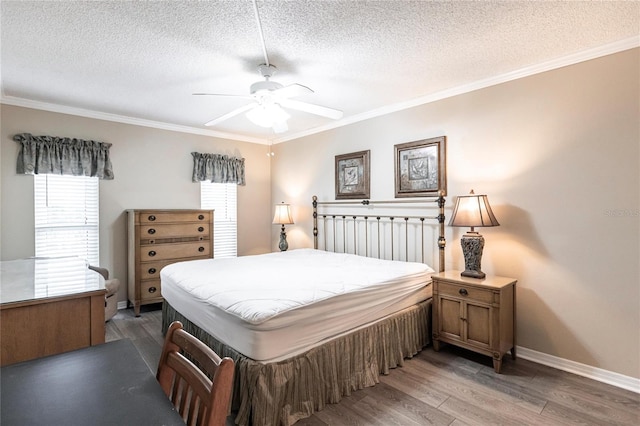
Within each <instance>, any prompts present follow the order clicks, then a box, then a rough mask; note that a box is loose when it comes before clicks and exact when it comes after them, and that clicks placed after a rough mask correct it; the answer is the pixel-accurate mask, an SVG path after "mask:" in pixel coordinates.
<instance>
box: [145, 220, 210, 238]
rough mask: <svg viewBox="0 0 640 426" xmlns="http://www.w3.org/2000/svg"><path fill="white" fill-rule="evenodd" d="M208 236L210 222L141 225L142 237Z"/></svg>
mask: <svg viewBox="0 0 640 426" xmlns="http://www.w3.org/2000/svg"><path fill="white" fill-rule="evenodd" d="M198 236H201V237H203V238H204V237H208V236H209V223H178V224H154V225H141V226H140V239H148V238H149V239H153V238H156V239H160V238H186V237H198Z"/></svg>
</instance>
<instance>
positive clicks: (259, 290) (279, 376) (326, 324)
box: [161, 196, 444, 425]
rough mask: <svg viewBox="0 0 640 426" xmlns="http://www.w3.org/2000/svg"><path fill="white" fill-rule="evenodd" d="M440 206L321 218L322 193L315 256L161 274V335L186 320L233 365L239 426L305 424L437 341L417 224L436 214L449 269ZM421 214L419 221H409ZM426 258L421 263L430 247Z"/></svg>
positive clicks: (213, 264)
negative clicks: (428, 209)
mask: <svg viewBox="0 0 640 426" xmlns="http://www.w3.org/2000/svg"><path fill="white" fill-rule="evenodd" d="M434 201H435V202H436V203H437V205H438V209H439V210H438V211H439V214H438V215H436V216H431V217H429V216H422V215H420V216H413V215H407V214H404V215H402V216H382V215H380V214H377V213H376V214H375V215H374V216H371V215H370V214H371V209H372V208H373V207H372V206H371V203H372V202H371V201H365V202H364V203H365V204H361V206H362V207H361V210H362V209H365V210H364V212H362V211H361V212H359V213H349V214H348V215H346V214H340V213H336V212H335V210H334V211H333V212H329V213H322V212H320V211H319V208H321V206H322V203H320V202H318V201H317V198H315V197H314V199H313V225H314V229H313V235H314V248H313V249H311V248H304V249H295V250H290V251H286V252H278V253H268V254H263V255H255V256H242V257H238V258H233V259H203V260H196V261H189V262H180V263H176V264H173V265H169V266H167V267H165V268H163V269H162V271H161V279H162V286H161V287H162V296H163V297H164V299H165V303H164V304H163V328H164V329H166V328H167V327H168V325H169V324H170V323H171V322H172V321H174V320H179V321H181V322H182V323H183V324H184V326H185V329H186V330H187V331H188V332H190V333H192V334H194V335H195V336H196V337H198V338H199V339H200V340H202V341H204V342H205V343H207V344H208V345H209V346H211V347H212V348H213V349H214V350H215V351H216V352H217V353H218V354H220V355H221V356H229V357H231V358H233V359H234V361H235V362H236V375H235V385H234V397H233V404H232V408H233V410H234V412H237V415H236V418H235V421H236V423H237V424H240V425H248V424H253V425H290V424H293V423H295V422H296V421H298V420H299V419H302V418H305V417H308V416H310V415H312V414H313V413H314V412H316V411H319V410H321V409H322V408H323V407H324V406H325V405H326V404H328V403H336V402H338V401H339V400H340V399H341V398H342V397H344V396H347V395H350V394H351V392H353V391H355V390H358V389H362V388H365V387H368V386H373V385H375V384H376V383H378V381H379V379H378V377H379V375H380V374H387V373H388V371H389V369H390V368H394V367H397V366H401V365H403V362H404V359H405V358H408V357H412V356H413V355H415V354H416V353H417V352H419V351H420V350H421V349H422V348H423V347H425V346H426V345H427V344H429V343H430V332H429V327H430V312H431V278H430V275H431V274H432V273H433V272H434V269H433V268H432V267H430V266H429V265H428V264H427V263H429V262H424V261H414V260H409V253H410V252H415V251H416V250H413V249H414V248H415V246H416V244H417V243H416V241H418V240H419V241H424V232H422V236H421V237H420V238H417V239H416V238H412V236H414V235H416V229H417V228H422V229H423V228H424V226H425V225H424V221H425V220H427V219H435V220H436V221H437V225H436V226H435V227H436V229H437V230H438V233H437V238H436V240H435V247H437V248H436V250H435V252H436V253H438V261H437V263H438V269H440V270H441V269H442V266H443V262H444V258H443V250H444V236H443V235H442V234H443V222H444V214H443V212H444V198H443V197H442V196H438V197H436V198H435V200H434ZM406 202H407V201H403V203H406ZM414 203H415V202H414ZM347 204H349V203H345V202H327V203H326V205H325V207H326V208H328V209H329V210H330V209H332V208H333V209H336V208H344V207H345V206H346V205H347ZM422 205H424V204H422ZM419 208H420V209H421V211H422V210H424V207H419ZM370 217H371V218H372V219H371V220H372V221H373V222H371V223H370V222H368V221H369V220H370V219H369V218H370ZM385 218H386V220H385ZM394 219H396V222H395V224H394ZM412 219H415V221H416V222H417V225H409V223H410V220H412ZM398 225H399V226H398ZM403 226H404V228H403ZM416 227H417V228H416ZM376 229H377V233H375V232H374V233H372V232H371V231H372V230H376ZM380 229H382V233H380ZM403 229H404V230H403ZM385 232H386V233H387V234H385ZM389 232H390V233H391V235H392V237H389V235H388V233H389ZM394 234H395V237H393V235H394ZM382 242H386V243H387V245H390V246H391V248H390V254H389V252H388V251H385V250H382V249H381V246H382ZM417 245H420V244H417ZM376 247H377V249H374V248H376ZM394 247H395V248H394ZM361 250H364V251H365V252H366V253H365V254H366V255H364V254H362V253H360V251H361ZM417 251H418V252H420V251H422V253H420V254H415V255H416V256H418V257H419V258H421V260H422V259H423V258H424V244H422V250H417ZM394 256H398V257H404V259H403V260H399V259H395V258H394Z"/></svg>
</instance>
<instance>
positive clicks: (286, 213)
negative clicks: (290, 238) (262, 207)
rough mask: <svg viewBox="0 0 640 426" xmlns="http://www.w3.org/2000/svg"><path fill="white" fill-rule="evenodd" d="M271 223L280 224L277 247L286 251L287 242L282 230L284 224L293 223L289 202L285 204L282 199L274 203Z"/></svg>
mask: <svg viewBox="0 0 640 426" xmlns="http://www.w3.org/2000/svg"><path fill="white" fill-rule="evenodd" d="M273 223H274V224H277V225H282V229H281V231H280V243H278V247H279V248H280V251H286V250H287V249H288V248H289V244H287V234H286V233H285V232H284V226H285V225H292V224H293V218H292V217H291V208H290V207H289V204H285V203H284V201H283V202H282V204H276V214H275V215H274V216H273Z"/></svg>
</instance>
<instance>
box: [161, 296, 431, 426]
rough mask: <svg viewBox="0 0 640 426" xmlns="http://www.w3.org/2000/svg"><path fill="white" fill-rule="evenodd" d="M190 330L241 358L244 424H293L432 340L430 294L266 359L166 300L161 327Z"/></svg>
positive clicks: (239, 407) (236, 404) (238, 387)
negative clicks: (217, 335)
mask: <svg viewBox="0 0 640 426" xmlns="http://www.w3.org/2000/svg"><path fill="white" fill-rule="evenodd" d="M172 321H180V322H182V324H183V325H184V328H185V330H186V331H187V332H189V333H191V334H193V335H194V336H196V337H197V338H198V339H200V340H201V341H203V342H205V343H206V344H207V345H209V346H210V347H211V348H212V349H213V350H214V351H215V352H216V353H217V354H218V355H220V356H221V357H225V356H228V357H230V358H232V359H233V360H234V361H235V363H236V374H235V385H234V394H233V404H232V409H233V410H234V411H237V412H238V414H237V417H236V419H235V422H236V424H239V425H249V424H251V425H253V426H261V425H265V426H267V425H273V426H277V425H284V426H288V425H291V424H293V423H295V422H296V421H298V420H300V419H303V418H305V417H309V416H311V415H312V414H313V413H314V412H316V411H319V410H322V409H323V408H324V406H325V405H326V404H328V403H330V404H332V403H337V402H338V401H340V399H341V398H342V397H344V396H348V395H350V394H351V392H352V391H355V390H358V389H363V388H366V387H369V386H373V385H375V384H376V383H378V382H379V378H378V377H379V376H380V374H388V373H389V369H390V368H394V367H397V366H402V365H403V364H404V359H405V358H411V357H413V355H415V354H416V353H418V352H419V351H420V350H421V349H422V348H423V347H425V346H426V345H427V344H429V343H430V341H431V339H430V333H429V332H430V322H431V299H429V300H426V301H424V302H421V303H419V304H417V305H415V306H412V307H410V308H407V309H405V310H403V311H401V312H399V313H396V314H393V315H391V316H389V317H387V318H385V319H383V320H381V321H378V322H376V323H374V324H372V325H370V326H368V327H365V328H361V329H358V330H356V331H354V332H352V333H350V334H347V335H344V336H341V337H338V338H336V339H333V340H331V341H328V342H326V343H324V344H323V345H321V346H318V347H316V348H313V349H310V350H308V351H307V352H305V353H302V354H300V355H296V356H294V357H292V358H289V359H286V360H283V361H279V362H272V363H267V364H265V363H262V362H258V361H254V360H253V359H251V358H247V357H246V356H244V355H242V354H241V353H239V352H237V351H236V350H234V349H233V348H231V347H229V346H227V345H224V344H222V343H220V342H218V341H217V340H215V339H214V338H213V337H211V335H209V334H208V333H206V332H205V331H203V330H201V329H200V328H199V327H198V326H196V325H194V324H193V323H192V322H191V321H189V320H188V319H187V318H185V317H184V316H183V315H182V314H180V313H179V312H177V311H176V310H175V309H174V308H173V307H172V306H171V305H169V303H167V302H166V301H165V302H164V304H163V308H162V327H163V331H166V330H167V328H168V326H169V324H170V323H171V322H172Z"/></svg>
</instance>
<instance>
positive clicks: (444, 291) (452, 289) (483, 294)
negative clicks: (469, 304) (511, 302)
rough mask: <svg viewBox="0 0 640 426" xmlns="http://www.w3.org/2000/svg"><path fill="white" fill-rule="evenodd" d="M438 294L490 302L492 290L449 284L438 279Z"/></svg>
mask: <svg viewBox="0 0 640 426" xmlns="http://www.w3.org/2000/svg"><path fill="white" fill-rule="evenodd" d="M437 285H438V294H439V295H440V296H453V297H456V298H459V299H460V298H461V299H470V300H473V301H474V302H483V303H488V304H491V302H492V301H493V292H492V291H491V290H488V289H482V288H476V287H472V286H465V285H457V284H450V283H446V282H442V281H438V284H437Z"/></svg>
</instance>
